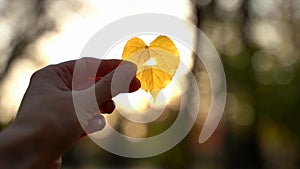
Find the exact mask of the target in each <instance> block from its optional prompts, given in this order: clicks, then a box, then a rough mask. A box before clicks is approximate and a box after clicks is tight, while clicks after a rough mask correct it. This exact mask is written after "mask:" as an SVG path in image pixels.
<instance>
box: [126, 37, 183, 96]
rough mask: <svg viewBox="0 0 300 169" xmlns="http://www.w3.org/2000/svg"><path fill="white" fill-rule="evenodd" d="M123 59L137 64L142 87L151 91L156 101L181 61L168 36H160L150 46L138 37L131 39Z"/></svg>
mask: <svg viewBox="0 0 300 169" xmlns="http://www.w3.org/2000/svg"><path fill="white" fill-rule="evenodd" d="M122 59H123V60H128V61H130V62H133V63H135V64H136V65H137V67H138V71H137V78H138V79H139V80H140V81H141V85H142V86H141V88H142V89H143V90H145V91H147V92H150V93H151V95H152V96H153V98H154V101H155V99H156V96H157V95H158V93H159V92H160V90H161V89H163V88H165V87H166V86H167V85H168V84H169V83H170V82H171V80H172V77H173V76H174V74H175V72H176V70H177V68H178V65H179V62H180V60H179V52H178V50H177V48H176V46H175V44H174V43H173V41H172V40H171V39H170V38H168V37H167V36H158V37H157V38H156V39H155V40H154V41H152V42H151V43H150V45H149V46H147V45H146V44H145V42H144V41H143V40H142V39H140V38H138V37H135V38H132V39H130V40H129V41H127V43H126V45H125V47H124V51H123V55H122Z"/></svg>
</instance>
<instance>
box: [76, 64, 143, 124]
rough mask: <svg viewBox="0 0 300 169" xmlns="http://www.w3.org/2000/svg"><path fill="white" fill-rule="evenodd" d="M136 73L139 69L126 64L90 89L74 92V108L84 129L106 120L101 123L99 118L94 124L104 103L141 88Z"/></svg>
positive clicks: (133, 65)
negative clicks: (94, 117)
mask: <svg viewBox="0 0 300 169" xmlns="http://www.w3.org/2000/svg"><path fill="white" fill-rule="evenodd" d="M136 71H137V67H136V65H135V64H133V63H129V62H124V63H121V64H120V66H118V67H117V68H116V69H115V70H113V71H111V72H110V73H109V74H107V75H105V76H104V77H103V78H102V79H101V80H99V81H98V82H97V83H96V84H95V85H93V86H91V87H90V88H88V89H85V90H81V91H72V92H73V101H74V108H75V111H76V114H77V117H78V120H79V122H80V123H81V124H82V125H83V128H84V129H85V128H86V127H87V126H88V125H89V123H94V122H95V124H96V122H100V121H103V120H104V119H100V121H99V118H98V119H97V118H96V119H97V120H96V121H94V122H93V120H92V119H93V115H94V114H95V113H96V112H97V111H98V110H99V107H100V106H101V105H103V103H105V102H106V101H107V100H110V99H111V98H112V97H114V96H116V95H118V94H119V93H125V92H132V91H135V90H137V89H138V88H139V87H140V83H139V81H138V80H137V79H136V78H135V75H136ZM132 86H134V87H132ZM95 97H96V99H95ZM103 125H105V123H103ZM92 126H95V125H92ZM100 126H102V125H100ZM88 128H89V127H88ZM92 128H94V127H92Z"/></svg>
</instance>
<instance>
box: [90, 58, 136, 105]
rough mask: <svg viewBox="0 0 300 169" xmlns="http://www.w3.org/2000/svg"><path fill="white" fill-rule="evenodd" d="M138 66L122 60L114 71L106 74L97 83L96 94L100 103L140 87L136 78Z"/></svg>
mask: <svg viewBox="0 0 300 169" xmlns="http://www.w3.org/2000/svg"><path fill="white" fill-rule="evenodd" d="M136 71H137V67H136V65H135V64H133V63H130V62H122V63H121V64H120V66H118V67H117V68H116V69H115V70H114V71H112V72H110V73H109V74H107V75H106V76H104V77H103V78H102V79H101V80H100V81H98V82H97V83H96V85H95V94H96V99H97V103H98V105H102V104H103V103H105V102H106V101H107V100H109V99H111V98H112V97H114V96H116V95H118V94H120V93H129V92H133V91H135V90H137V89H138V88H140V83H139V81H138V80H137V79H136V77H135V75H136Z"/></svg>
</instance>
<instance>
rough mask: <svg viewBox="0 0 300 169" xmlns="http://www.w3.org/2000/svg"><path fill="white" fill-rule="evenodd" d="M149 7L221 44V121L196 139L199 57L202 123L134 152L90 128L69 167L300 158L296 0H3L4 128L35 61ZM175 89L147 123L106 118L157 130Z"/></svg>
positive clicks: (256, 165) (165, 121) (205, 167)
mask: <svg viewBox="0 0 300 169" xmlns="http://www.w3.org/2000/svg"><path fill="white" fill-rule="evenodd" d="M147 12H152V13H163V14H168V15H173V16H176V17H179V18H181V19H184V20H187V21H189V22H191V23H193V24H195V25H196V26H198V27H199V28H200V29H201V30H202V31H203V32H204V33H205V34H206V35H207V36H208V38H209V39H210V40H211V41H212V43H213V45H214V46H215V47H216V49H217V51H218V53H219V54H220V57H221V60H222V62H223V66H224V69H225V74H226V79H227V88H228V90H227V91H228V93H227V102H226V107H225V111H224V114H223V118H222V120H221V123H220V125H219V127H218V128H217V130H216V132H215V133H214V134H213V135H212V137H211V138H210V139H209V140H207V141H206V142H205V143H203V144H199V143H198V136H199V133H200V130H201V127H202V124H203V121H204V120H205V117H206V114H207V112H208V109H209V105H210V84H209V78H208V76H207V72H206V70H205V68H204V67H203V65H202V63H201V61H200V60H198V59H197V57H194V59H193V63H192V64H191V67H190V69H191V71H192V72H193V73H194V75H195V77H196V78H197V81H198V87H199V90H200V94H201V105H200V112H199V118H198V119H197V123H196V124H195V125H194V127H193V129H192V130H191V132H190V133H189V134H188V135H187V137H186V138H185V139H184V140H183V141H181V142H180V143H179V144H178V145H177V146H175V147H174V148H172V149H171V150H169V151H167V152H165V153H163V154H161V155H158V156H155V157H150V158H145V159H130V158H124V157H119V156H116V155H113V154H111V153H108V152H106V151H104V150H102V149H101V148H99V147H98V146H97V145H96V144H95V143H93V142H92V141H91V140H90V139H88V138H85V139H83V140H81V141H80V142H79V143H78V144H77V145H75V147H74V148H72V149H71V150H70V151H69V152H68V153H67V154H66V155H65V156H64V160H63V166H62V168H63V169H71V168H72V169H73V168H76V169H96V168H101V169H102V168H126V169H127V168H128V169H137V168H143V169H161V168H172V169H182V168H188V169H223V168H224V169H260V168H261V169H282V168H285V169H297V168H300V125H299V121H300V66H299V56H300V54H299V51H298V50H299V47H300V29H299V28H300V1H299V0H160V1H159V0H152V1H147V0H124V1H121V0H101V1H97V0H26V1H19V0H0V93H1V95H0V130H2V129H4V128H5V127H6V126H7V125H8V124H9V123H10V122H11V121H12V120H13V119H14V117H15V115H16V112H17V110H18V106H19V104H20V102H21V99H22V96H23V94H24V92H25V90H26V88H27V86H28V83H29V79H30V76H31V75H32V73H33V72H34V71H36V70H38V69H40V68H42V67H44V66H46V65H48V64H55V63H59V62H62V61H67V60H70V59H77V58H78V57H79V55H80V52H81V50H82V48H83V47H84V45H85V44H86V42H87V41H88V40H89V38H91V37H92V36H93V35H94V34H95V33H96V31H98V30H100V29H101V28H102V27H103V26H105V25H107V24H109V23H111V22H113V21H115V20H117V19H119V18H122V17H125V16H129V15H133V14H139V13H147ZM197 43H199V42H196V44H195V45H197ZM120 57H121V56H120ZM187 83H189V82H188V81H187ZM185 92H189V91H188V90H187V91H185ZM190 94H192V93H190ZM173 99H174V101H172V104H168V105H167V107H166V109H165V113H164V114H166V116H163V117H161V118H159V119H158V120H157V121H154V122H152V123H149V124H147V125H141V124H138V123H133V122H130V121H128V120H127V121H126V120H124V119H122V118H120V117H114V118H113V117H108V118H110V120H109V122H110V123H115V124H118V125H116V128H118V130H120V132H122V133H124V134H127V135H131V136H134V137H144V136H152V135H156V134H158V133H161V132H162V131H163V130H164V129H166V128H167V127H168V126H170V125H171V124H172V122H173V121H174V119H175V118H176V115H177V113H178V111H179V106H178V103H179V102H178V99H179V98H178V97H174V98H173ZM112 116H118V113H117V112H115V113H114V115H112ZM166 117H167V118H166ZM132 131H134V132H132Z"/></svg>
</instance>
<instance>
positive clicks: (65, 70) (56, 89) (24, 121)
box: [0, 58, 140, 168]
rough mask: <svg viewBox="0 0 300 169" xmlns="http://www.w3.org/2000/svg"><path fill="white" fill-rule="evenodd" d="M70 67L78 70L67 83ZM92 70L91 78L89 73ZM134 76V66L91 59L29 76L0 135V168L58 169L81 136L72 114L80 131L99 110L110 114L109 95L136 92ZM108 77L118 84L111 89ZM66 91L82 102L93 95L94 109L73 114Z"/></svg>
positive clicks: (72, 107) (114, 61)
mask: <svg viewBox="0 0 300 169" xmlns="http://www.w3.org/2000/svg"><path fill="white" fill-rule="evenodd" d="M100 62H101V63H100ZM99 63H100V66H99ZM75 64H76V70H79V71H78V72H81V74H80V76H79V78H77V79H76V80H74V79H73V73H74V72H73V71H74V66H75ZM78 65H79V66H78ZM94 68H96V70H97V73H96V77H95V74H93V73H92V71H91V69H94ZM116 68H118V69H119V68H120V71H118V74H120V73H121V74H122V75H121V76H120V75H119V76H116V74H117V73H116ZM135 74H136V66H135V65H134V64H132V63H129V62H124V61H120V60H99V59H93V58H83V59H80V60H77V61H76V60H74V61H69V62H65V63H61V64H58V65H50V66H47V67H45V68H43V69H41V70H39V71H37V72H35V73H34V74H33V76H32V78H31V81H30V85H29V87H28V89H27V91H26V93H25V95H24V98H23V100H22V103H21V106H20V108H19V111H18V114H17V117H16V120H15V121H14V122H13V123H12V124H11V125H10V126H9V127H8V128H7V129H5V130H4V131H3V132H2V133H0V140H1V142H0V166H1V167H4V166H7V167H4V168H14V167H16V168H59V167H60V164H61V159H60V156H61V155H62V154H63V153H64V152H65V151H67V150H68V149H69V148H70V147H71V146H72V145H73V144H74V143H75V142H76V141H78V140H79V138H80V136H81V135H82V133H84V130H83V129H82V127H81V125H80V123H79V121H78V118H77V116H76V113H77V115H78V114H79V115H82V116H83V117H85V118H86V119H85V120H87V121H86V124H87V126H86V127H89V122H90V121H91V120H94V119H93V116H94V115H95V114H97V112H98V115H97V117H99V114H100V112H101V113H111V112H112V111H113V110H114V108H115V105H114V103H113V101H112V100H111V98H112V97H114V96H115V95H117V94H119V93H124V92H133V91H136V90H138V89H139V88H140V83H139V81H138V80H137V79H136V78H135ZM113 77H114V78H116V79H114V81H117V82H119V83H118V84H117V85H112V83H111V82H112V79H113ZM72 79H73V83H72ZM95 81H97V82H96V83H95ZM121 84H130V85H127V86H126V85H125V86H122V85H121ZM128 88H129V89H128ZM128 90H129V91H128ZM72 93H73V94H75V95H76V96H79V97H82V98H84V97H89V96H90V95H95V94H96V101H97V103H98V105H99V106H98V107H97V108H96V109H95V108H94V107H89V106H86V107H85V106H83V109H81V110H80V112H76V113H75V108H74V104H73V97H72ZM85 108H86V109H85ZM76 111H78V110H76ZM102 119H103V118H102ZM100 120H101V119H100ZM100 123H101V122H100ZM102 127H103V126H102ZM94 128H96V129H97V126H94ZM89 130H90V129H89ZM91 130H93V129H91Z"/></svg>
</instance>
